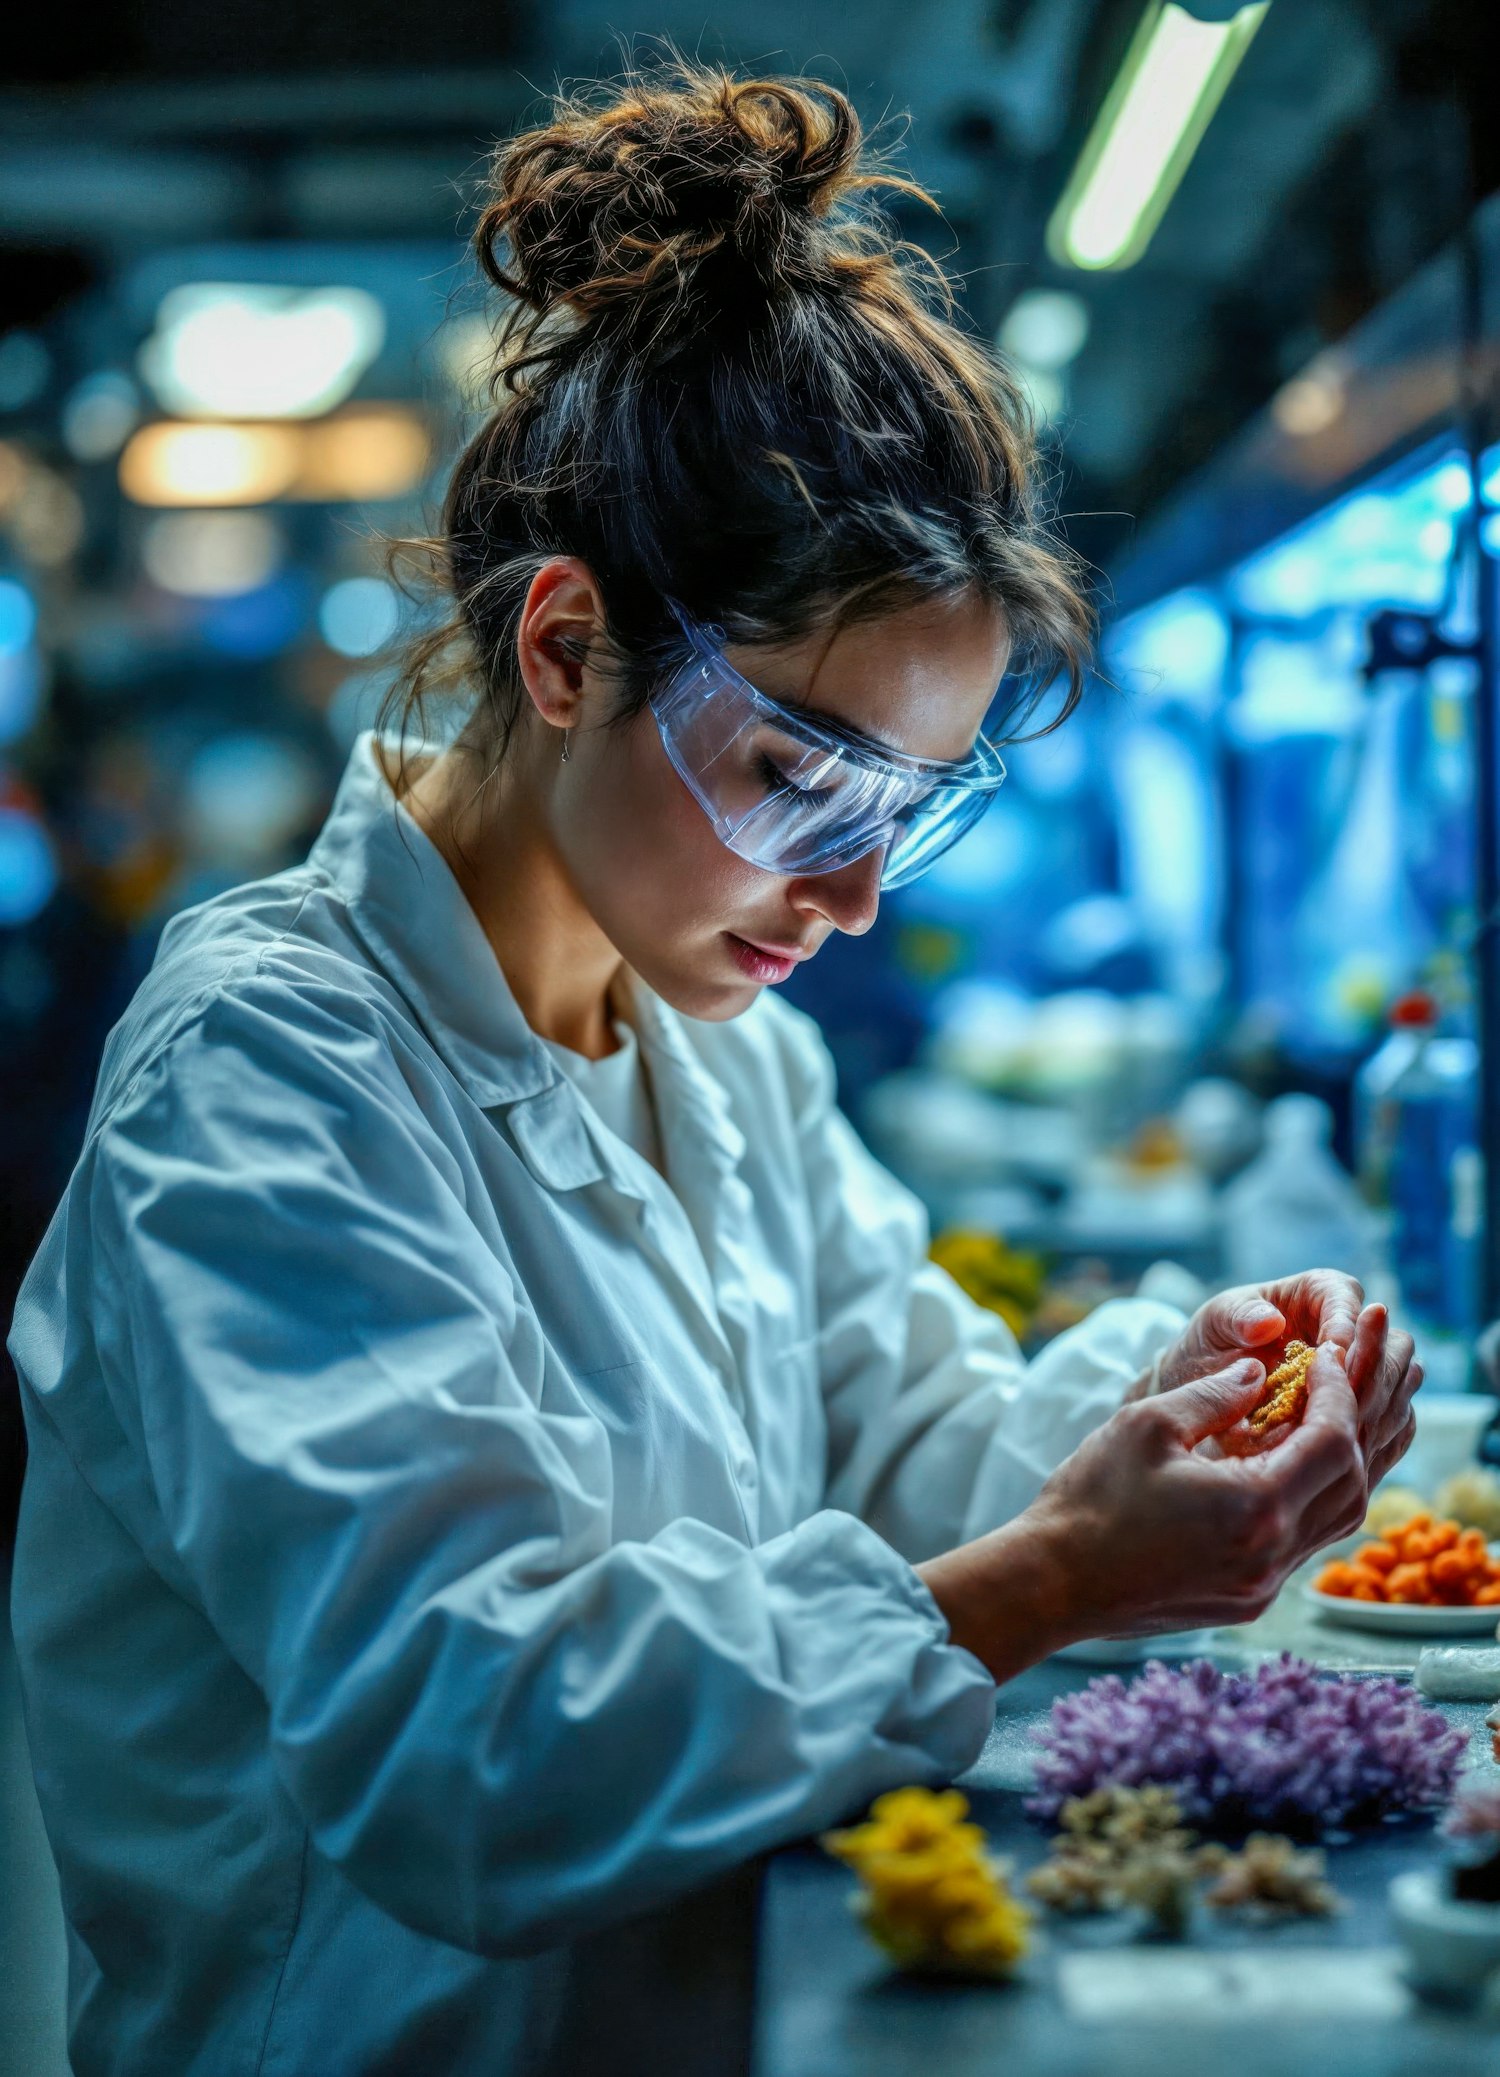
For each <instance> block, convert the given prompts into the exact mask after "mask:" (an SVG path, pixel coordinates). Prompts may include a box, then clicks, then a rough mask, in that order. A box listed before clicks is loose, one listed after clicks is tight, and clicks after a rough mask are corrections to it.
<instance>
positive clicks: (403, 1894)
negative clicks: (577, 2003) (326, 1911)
mask: <svg viewBox="0 0 1500 2077" xmlns="http://www.w3.org/2000/svg"><path fill="white" fill-rule="evenodd" d="M361 1014H364V1015H365V1016H366V1018H367V1022H368V1025H369V1028H368V1029H366V1030H364V1031H363V1032H361V1031H360V1030H358V1029H357V1028H352V1025H351V1020H353V1021H354V1023H355V1024H357V1021H358V1018H359V1017H360V1015H361ZM93 1159H94V1162H95V1168H94V1174H93V1177H92V1185H91V1190H90V1200H89V1201H90V1206H91V1218H92V1225H93V1231H94V1234H95V1240H96V1246H97V1248H98V1250H99V1272H100V1273H99V1278H98V1290H97V1294H96V1299H95V1306H96V1313H97V1318H98V1340H99V1345H100V1348H101V1360H102V1362H103V1364H104V1368H105V1377H106V1386H107V1389H108V1391H109V1393H110V1397H111V1400H112V1401H113V1402H114V1404H115V1406H116V1411H117V1415H118V1417H119V1418H120V1419H121V1420H122V1422H124V1423H126V1424H127V1425H128V1426H129V1427H130V1428H132V1429H134V1430H135V1433H136V1440H137V1441H138V1444H139V1447H140V1449H141V1451H142V1452H143V1454H144V1459H145V1462H146V1465H147V1468H148V1473H149V1478H150V1482H151V1491H152V1494H153V1504H154V1505H155V1506H156V1507H158V1508H159V1509H160V1512H161V1515H162V1517H163V1519H164V1521H165V1524H166V1528H167V1533H168V1535H169V1538H170V1542H171V1545H172V1548H173V1551H174V1553H175V1555H176V1557H177V1559H179V1560H180V1563H181V1566H182V1568H183V1576H184V1577H185V1579H186V1580H187V1581H188V1582H189V1583H190V1585H191V1588H192V1591H193V1593H194V1594H195V1595H196V1596H198V1597H199V1598H200V1599H201V1603H202V1608H203V1611H204V1612H205V1613H206V1615H207V1617H208V1619H209V1621H210V1622H211V1623H212V1625H213V1627H214V1629H215V1630H216V1632H217V1633H218V1636H219V1637H220V1639H221V1640H222V1641H223V1643H224V1645H225V1646H226V1647H227V1649H228V1651H229V1652H230V1654H231V1655H232V1656H233V1658H234V1659H235V1660H236V1661H237V1662H238V1663H239V1665H240V1666H241V1667H242V1668H243V1669H244V1670H245V1672H246V1673H247V1674H248V1675H249V1676H250V1678H251V1679H252V1680H253V1681H254V1682H255V1684H256V1686H257V1687H258V1689H259V1690H260V1692H261V1693H262V1695H263V1696H264V1699H265V1704H266V1709H267V1713H268V1733H269V1740H270V1748H271V1753H272V1758H273V1762H274V1765H275V1767H276V1769H277V1772H278V1774H279V1777H280V1779H281V1780H282V1782H283V1784H284V1786H285V1788H286V1790H287V1792H288V1794H289V1795H290V1797H291V1799H292V1801H293V1802H294V1804H295V1805H296V1806H297V1808H298V1809H299V1810H300V1812H301V1813H302V1815H303V1818H304V1821H305V1822H306V1824H307V1826H308V1828H309V1831H310V1834H311V1836H312V1838H313V1840H314V1842H315V1844H316V1846H317V1848H318V1850H319V1851H320V1852H321V1853H323V1854H324V1855H325V1856H327V1857H328V1858H329V1859H331V1860H332V1861H334V1862H336V1863H337V1864H338V1865H339V1866H340V1867H341V1868H342V1869H343V1870H344V1871H345V1872H346V1873H347V1874H348V1876H349V1877H350V1878H351V1879H352V1880H353V1881H354V1882H355V1883H356V1884H357V1885H358V1886H359V1887H360V1888H362V1889H363V1890H364V1891H365V1892H366V1893H367V1894H368V1895H369V1896H370V1897H371V1898H373V1899H374V1900H375V1901H376V1902H377V1903H378V1904H380V1905H381V1906H382V1907H383V1908H384V1909H386V1910H388V1911H389V1912H391V1913H392V1914H393V1915H394V1916H396V1917H398V1918H400V1919H402V1920H403V1921H404V1922H406V1923H407V1924H409V1925H412V1926H414V1927H416V1928H418V1929H419V1930H421V1931H424V1932H427V1933H430V1934H433V1935H436V1936H437V1937H439V1938H441V1939H444V1940H447V1941H450V1942H452V1943H455V1944H457V1945H460V1946H463V1947H466V1948H470V1949H473V1950H476V1951H480V1952H488V1953H506V1952H526V1951H530V1950H533V1949H535V1948H537V1947H539V1946H542V1945H546V1944H549V1943H552V1942H554V1941H557V1940H559V1939H563V1938H567V1937H572V1936H574V1935H576V1934H577V1933H579V1932H581V1931H584V1930H587V1929H588V1928H589V1927H591V1926H594V1925H597V1924H600V1923H604V1922H607V1921H608V1920H609V1919H610V1918H612V1917H615V1916H618V1915H620V1914H623V1913H627V1912H629V1911H632V1910H635V1909H640V1908H645V1907H647V1906H649V1905H651V1904H653V1903H656V1902H659V1901H661V1900H663V1899H666V1898H668V1897H670V1896H672V1895H673V1894H675V1893H678V1892H680V1891H682V1890H684V1889H687V1888H689V1887H691V1886H693V1885H695V1884H697V1883H699V1882H702V1881H706V1880H708V1879H710V1878H712V1877H713V1876H714V1875H716V1874H717V1873H719V1872H721V1871H722V1870H723V1869H725V1868H727V1867H729V1866H731V1865H732V1864H734V1863H736V1862H738V1861H740V1860H742V1859H744V1858H746V1857H747V1856H750V1855H753V1854H755V1853H756V1852H758V1851H761V1850H763V1849H766V1848H768V1847H770V1846H772V1845H774V1844H777V1843H779V1842H782V1841H785V1840H788V1839H790V1838H794V1837H797V1836H800V1835H803V1834H805V1833H808V1832H810V1831H813V1830H816V1829H817V1828H818V1827H819V1826H822V1825H824V1824H826V1823H829V1822H830V1821H833V1820H834V1819H836V1818H838V1817H839V1816H841V1815H844V1814H847V1813H848V1812H850V1811H851V1810H855V1809H858V1808H860V1807H862V1806H863V1805H864V1804H865V1802H866V1801H867V1800H868V1799H869V1798H870V1797H871V1796H872V1795H875V1794H877V1793H879V1792H880V1791H881V1790H882V1789H886V1788H889V1787H892V1786H894V1785H897V1784H899V1783H903V1782H907V1781H928V1782H937V1781H942V1780H945V1779H948V1778H951V1776H952V1775H953V1774H954V1773H955V1772H957V1771H960V1770H962V1768H964V1767H965V1766H967V1765H968V1764H969V1763H970V1762H971V1761H972V1760H973V1759H974V1758H975V1757H976V1755H977V1753H978V1751H979V1749H980V1747H981V1746H982V1744H983V1741H984V1737H985V1735H986V1732H987V1729H988V1727H989V1724H990V1722H991V1720H992V1707H993V1692H994V1691H993V1686H992V1684H991V1682H990V1680H989V1678H988V1676H987V1675H986V1674H985V1672H984V1670H983V1668H982V1667H981V1666H980V1665H979V1663H978V1662H977V1661H976V1660H975V1659H973V1658H971V1657H970V1656H969V1654H968V1653H967V1652H964V1651H962V1650H960V1649H958V1648H957V1647H954V1646H952V1645H951V1644H949V1643H948V1641H947V1627H946V1624H945V1623H944V1621H943V1618H942V1616H941V1614H940V1613H939V1611H938V1609H937V1606H936V1604H935V1603H934V1602H933V1601H932V1600H931V1597H930V1596H929V1595H928V1593H927V1591H926V1589H925V1588H924V1587H923V1585H922V1584H921V1582H920V1580H919V1579H918V1578H917V1577H916V1575H915V1574H914V1573H913V1572H912V1571H911V1569H910V1568H909V1567H908V1566H907V1565H906V1564H905V1563H904V1562H903V1561H902V1560H901V1559H900V1558H899V1557H898V1556H897V1555H896V1554H895V1553H894V1552H893V1551H892V1550H891V1549H890V1548H889V1547H888V1546H887V1545H886V1544H884V1543H883V1542H882V1541H881V1539H880V1538H879V1537H878V1536H877V1535H876V1534H874V1533H873V1532H872V1531H871V1530H870V1529H869V1528H867V1527H866V1526H865V1525H864V1524H862V1523H860V1522H858V1521H856V1520H854V1519H853V1518H852V1517H851V1516H849V1515H847V1514H841V1513H837V1512H833V1511H827V1512H823V1513H820V1514H818V1515H815V1516H814V1517H813V1518H811V1519H810V1520H808V1521H806V1522H804V1523H803V1524H801V1525H800V1526H799V1527H798V1528H796V1529H794V1530H792V1531H791V1532H790V1533H789V1534H786V1535H783V1536H780V1537H778V1538H777V1539H775V1540H774V1541H772V1542H769V1543H767V1544H765V1545H763V1546H761V1547H760V1548H754V1549H752V1548H749V1547H747V1546H746V1545H745V1544H743V1543H741V1542H739V1541H737V1540H735V1539H734V1538H733V1537H731V1536H728V1535H726V1534H723V1533H721V1532H720V1531H718V1530H716V1529H713V1528H711V1527H709V1526H707V1525H705V1524H703V1523H700V1522H696V1521H693V1520H691V1519H682V1520H678V1521H676V1522H673V1523H672V1524H670V1525H669V1526H668V1527H667V1528H666V1529H664V1530H663V1532H662V1533H661V1534H659V1535H657V1536H656V1537H654V1538H653V1539H651V1540H650V1541H648V1542H637V1543H628V1542H613V1541H612V1540H611V1537H610V1533H609V1512H610V1478H611V1460H610V1454H609V1449H608V1444H607V1438H606V1435H605V1434H604V1432H603V1430H602V1428H601V1427H600V1426H599V1424H598V1423H597V1422H596V1421H595V1420H594V1419H593V1418H592V1417H591V1416H590V1417H583V1416H580V1415H579V1414H578V1413H577V1412H576V1410H575V1411H572V1412H569V1413H559V1412H549V1410H548V1406H547V1403H546V1398H545V1395H541V1397H540V1399H539V1398H538V1397H535V1396H533V1395H532V1394H531V1393H530V1392H528V1391H527V1390H526V1389H523V1387H522V1385H521V1383H520V1382H519V1373H518V1371H517V1368H516V1366H515V1365H514V1363H513V1362H512V1360H511V1358H510V1356H509V1355H508V1353H507V1349H508V1342H509V1341H510V1340H511V1329H512V1328H513V1326H514V1324H515V1322H516V1320H517V1315H518V1307H519V1306H520V1305H521V1304H522V1303H523V1301H522V1300H521V1299H520V1298H519V1296H518V1294H517V1292H516V1291H515V1289H514V1288H513V1284H512V1280H511V1278H510V1277H509V1274H508V1272H507V1271H506V1269H505V1268H504V1266H503V1264H502V1263H501V1262H500V1261H499V1260H498V1258H497V1257H496V1256H495V1254H494V1253H493V1251H492V1250H491V1249H490V1248H489V1247H488V1246H487V1245H485V1244H484V1242H483V1240H482V1237H481V1235H480V1234H479V1231H478V1229H477V1228H476V1226H475V1225H474V1223H473V1222H472V1221H471V1220H470V1218H469V1217H468V1215H467V1213H466V1211H465V1209H464V1204H463V1195H462V1193H463V1188H464V1180H465V1179H464V1176H463V1174H462V1172H461V1171H460V1169H459V1167H458V1164H457V1162H456V1161H455V1160H454V1158H453V1157H452V1155H451V1154H450V1153H449V1152H448V1151H447V1148H446V1145H445V1143H443V1142H442V1140H441V1138H440V1136H439V1135H438V1134H436V1133H435V1132H434V1131H433V1129H432V1127H431V1124H430V1121H429V1119H428V1117H427V1115H426V1112H425V1111H424V1108H423V1105H422V1103H421V1102H418V1101H416V1100H414V1098H413V1095H412V1092H411V1089H410V1088H409V1087H408V1081H407V1078H406V1077H405V1076H404V1075H403V1073H402V1071H401V1068H400V1065H399V1061H398V1057H397V1056H395V1055H394V1054H393V1050H392V1046H391V1044H390V1042H389V1041H388V1040H387V1039H386V1038H385V1037H384V1035H383V1033H382V1032H381V1030H380V1028H379V1020H378V1012H375V1011H373V1010H371V1011H368V1012H364V1011H362V1006H359V1005H356V1006H355V1008H354V1009H353V1010H351V1009H350V1008H349V1006H348V1005H347V1004H332V1005H331V1004H329V1003H326V1002H323V1001H320V1000H319V999H318V998H317V997H316V996H315V995H314V994H313V993H312V991H311V990H307V991H305V992H303V991H301V990H299V992H297V993H292V992H291V991H288V990H287V989H285V988H282V989H281V991H280V993H279V995H276V996H274V997H271V996H263V995H259V994H257V991H256V989H255V988H254V987H251V986H248V985H247V986H246V988H245V989H244V990H243V991H242V992H241V993H240V994H239V995H238V996H236V997H235V998H233V999H230V998H225V999H223V1000H220V1001H218V1002H216V1003H214V1004H212V1005H210V1006H209V1008H208V1009H207V1010H206V1011H205V1013H204V1015H203V1016H202V1018H201V1019H200V1020H199V1021H198V1022H197V1023H196V1025H195V1026H193V1027H192V1028H190V1029H189V1030H188V1031H187V1032H185V1033H184V1034H182V1035H181V1036H180V1037H179V1038H178V1039H177V1040H176V1041H175V1042H174V1043H173V1045H172V1046H171V1048H170V1050H169V1051H168V1053H167V1054H166V1055H165V1056H164V1057H163V1058H162V1059H161V1060H160V1061H159V1062H158V1063H157V1064H156V1065H154V1066H153V1067H152V1068H150V1069H148V1070H147V1071H146V1073H145V1074H143V1075H142V1076H141V1077H140V1079H139V1080H138V1082H137V1083H136V1085H135V1086H134V1088H133V1089H132V1090H131V1092H130V1093H129V1095H128V1097H127V1098H126V1100H125V1101H124V1102H123V1103H122V1104H121V1105H120V1106H119V1107H118V1109H117V1110H116V1112H115V1114H114V1115H113V1117H112V1118H111V1120H110V1121H109V1122H108V1124H107V1125H106V1126H105V1127H104V1128H103V1130H102V1132H101V1134H100V1135H99V1138H98V1141H97V1144H96V1147H95V1149H94V1153H93Z"/></svg>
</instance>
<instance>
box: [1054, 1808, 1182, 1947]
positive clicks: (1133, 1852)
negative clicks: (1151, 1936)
mask: <svg viewBox="0 0 1500 2077" xmlns="http://www.w3.org/2000/svg"><path fill="white" fill-rule="evenodd" d="M1059 1820H1060V1824H1061V1830H1060V1831H1059V1832H1058V1834H1057V1837H1056V1838H1055V1839H1054V1840H1053V1842H1052V1853H1051V1857H1050V1858H1049V1859H1047V1860H1045V1861H1043V1862H1042V1863H1041V1865H1040V1866H1039V1867H1037V1868H1033V1869H1032V1871H1031V1873H1030V1874H1029V1875H1028V1876H1027V1878H1026V1887H1027V1888H1028V1889H1029V1890H1030V1892H1031V1894H1032V1895H1033V1896H1034V1897H1035V1898H1036V1899H1037V1900H1038V1902H1039V1903H1043V1904H1045V1905H1046V1906H1047V1907H1048V1909H1049V1910H1052V1911H1061V1912H1069V1913H1082V1912H1095V1911H1118V1910H1119V1909H1121V1907H1122V1906H1124V1905H1125V1904H1131V1903H1134V1904H1140V1905H1142V1906H1143V1907H1144V1908H1145V1909H1146V1910H1147V1911H1148V1912H1150V1913H1151V1915H1152V1917H1153V1918H1154V1919H1156V1921H1157V1922H1158V1924H1159V1925H1160V1926H1161V1927H1162V1929H1163V1930H1169V1929H1170V1922H1171V1921H1173V1920H1178V1919H1180V1917H1181V1898H1182V1894H1183V1885H1184V1884H1186V1885H1187V1889H1188V1891H1189V1892H1190V1891H1191V1885H1192V1883H1193V1881H1194V1880H1195V1878H1196V1874H1197V1869H1196V1867H1195V1865H1194V1862H1193V1859H1192V1856H1191V1855H1190V1853H1189V1852H1188V1849H1189V1847H1190V1846H1191V1845H1192V1844H1193V1834H1192V1833H1191V1832H1189V1831H1188V1830H1187V1829H1186V1828H1185V1827H1184V1825H1183V1823H1182V1811H1181V1809H1180V1808H1179V1806H1178V1802H1177V1798H1176V1797H1175V1796H1174V1795H1173V1794H1172V1792H1171V1790H1170V1789H1162V1788H1117V1787H1114V1786H1110V1787H1106V1788H1100V1789H1095V1790H1094V1791H1093V1793H1092V1794H1091V1795H1087V1796H1072V1797H1070V1798H1069V1799H1068V1801H1067V1802H1066V1803H1064V1804H1063V1806H1062V1810H1061V1811H1060V1813H1059Z"/></svg>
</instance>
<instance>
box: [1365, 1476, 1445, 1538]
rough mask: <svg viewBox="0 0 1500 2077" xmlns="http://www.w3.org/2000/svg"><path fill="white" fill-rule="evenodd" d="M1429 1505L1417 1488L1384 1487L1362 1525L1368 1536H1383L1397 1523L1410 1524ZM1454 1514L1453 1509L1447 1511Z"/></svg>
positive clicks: (1368, 1509)
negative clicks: (1414, 1516) (1413, 1517)
mask: <svg viewBox="0 0 1500 2077" xmlns="http://www.w3.org/2000/svg"><path fill="white" fill-rule="evenodd" d="M1426 1505H1427V1501H1426V1499H1425V1498H1424V1497H1423V1495H1422V1494H1421V1493H1419V1492H1418V1491H1417V1489H1416V1487H1415V1486H1382V1487H1381V1488H1380V1490H1379V1491H1378V1492H1377V1493H1376V1494H1375V1495H1374V1497H1373V1498H1372V1499H1371V1501H1370V1504H1369V1506H1368V1507H1367V1508H1366V1509H1365V1518H1364V1522H1363V1524H1362V1525H1361V1526H1362V1527H1363V1529H1364V1532H1365V1534H1366V1536H1383V1535H1384V1534H1385V1532H1386V1530H1387V1529H1389V1528H1391V1527H1392V1526H1393V1525H1394V1524H1395V1523H1397V1522H1409V1521H1410V1520H1411V1518H1412V1516H1413V1515H1414V1514H1420V1513H1421V1512H1422V1509H1423V1508H1424V1507H1425V1506H1426ZM1446 1511H1447V1512H1448V1513H1450V1514H1451V1513H1452V1509H1451V1508H1449V1509H1447V1510H1446Z"/></svg>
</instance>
